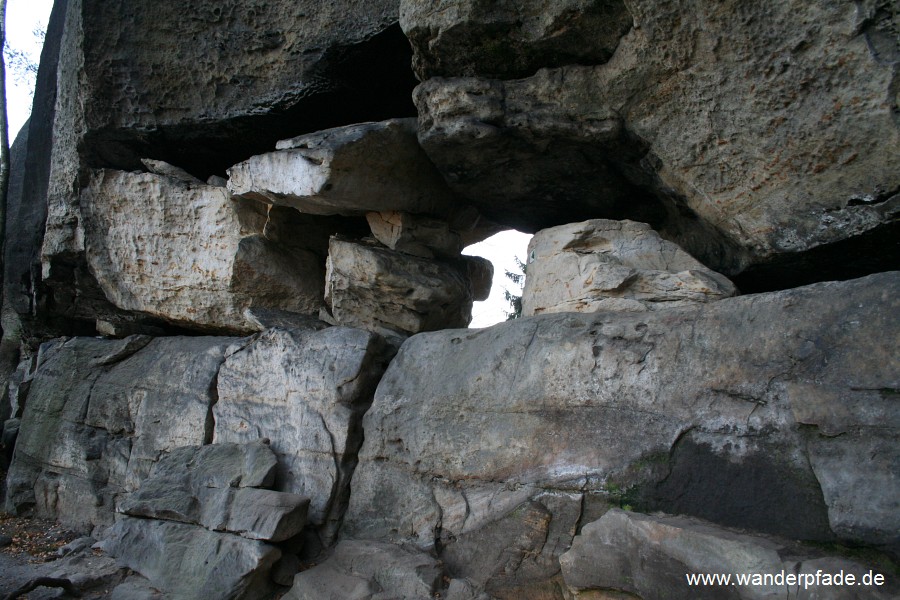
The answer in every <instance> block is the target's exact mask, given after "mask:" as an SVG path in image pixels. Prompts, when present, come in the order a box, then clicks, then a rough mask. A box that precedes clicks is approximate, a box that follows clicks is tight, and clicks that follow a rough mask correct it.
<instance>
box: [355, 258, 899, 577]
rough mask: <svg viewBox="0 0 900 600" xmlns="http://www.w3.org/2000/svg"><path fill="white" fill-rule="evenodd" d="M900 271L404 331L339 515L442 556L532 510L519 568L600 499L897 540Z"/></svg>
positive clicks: (804, 533)
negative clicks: (611, 309) (634, 309)
mask: <svg viewBox="0 0 900 600" xmlns="http://www.w3.org/2000/svg"><path fill="white" fill-rule="evenodd" d="M898 288H900V274H898V273H886V274H881V275H874V276H870V277H867V278H863V279H859V280H854V281H851V282H845V283H824V284H818V285H814V286H809V287H805V288H799V289H796V290H790V291H784V292H777V293H770V294H760V295H755V296H747V297H738V298H728V299H724V300H720V301H718V302H715V303H711V304H705V305H698V306H695V307H686V308H680V309H670V310H660V311H652V312H645V313H631V314H629V313H607V312H599V313H593V314H577V313H569V314H553V315H541V316H537V317H531V318H525V319H520V320H517V321H514V322H511V323H506V324H501V325H498V326H495V327H492V328H489V329H484V330H478V331H442V332H435V333H427V334H420V335H417V336H413V337H412V338H409V339H408V340H407V341H406V342H405V343H404V345H403V346H402V348H401V350H400V352H399V354H398V355H397V357H396V358H395V359H394V361H393V362H392V363H391V366H390V368H389V369H388V371H387V373H386V374H385V376H384V378H383V379H382V381H381V383H380V384H379V387H378V390H377V392H376V396H375V401H374V403H373V405H372V408H371V409H370V410H369V411H368V412H367V413H366V416H365V419H364V428H365V432H366V438H365V443H364V445H363V448H362V451H361V453H360V465H359V467H358V468H357V471H356V474H355V476H354V481H353V494H352V496H351V499H350V509H349V512H348V515H347V518H346V520H345V524H344V530H343V531H344V533H345V534H346V535H347V536H349V537H357V538H382V539H406V540H413V541H415V542H416V543H417V544H419V545H421V546H424V547H431V546H433V547H435V549H437V550H438V552H439V556H441V557H442V558H443V555H442V554H440V552H441V549H442V548H446V547H448V546H452V545H453V544H456V543H459V540H460V539H463V536H467V535H476V534H479V532H483V531H486V530H485V527H487V526H489V524H490V523H493V522H497V523H500V524H499V525H497V526H496V531H497V533H495V534H493V535H494V536H495V539H496V536H497V535H507V536H513V535H514V532H515V531H524V532H533V531H534V530H535V526H534V525H531V523H536V524H538V525H537V529H538V530H540V529H541V528H543V531H538V532H537V533H530V534H529V536H530V537H531V539H532V540H534V541H533V542H526V543H525V544H524V545H525V546H527V549H525V550H522V549H521V548H520V549H519V550H518V552H520V554H521V555H522V556H525V557H528V559H529V560H528V561H525V563H526V564H527V565H528V566H529V568H532V567H533V568H534V570H533V571H532V573H533V575H531V576H529V578H525V579H526V580H527V579H530V580H531V581H537V580H540V581H547V580H549V579H552V577H553V576H554V574H555V573H558V568H554V566H553V558H554V556H558V555H559V553H561V552H562V551H564V550H565V549H566V548H567V547H568V544H569V543H570V541H571V537H570V536H571V535H574V531H575V530H576V528H577V524H578V522H579V518H585V515H589V514H591V513H592V511H595V510H602V509H603V507H604V506H608V505H610V504H613V505H615V504H623V505H624V504H630V505H632V506H633V507H635V508H637V509H641V508H647V509H652V510H665V511H667V512H672V513H682V514H689V515H694V516H697V517H701V518H705V519H708V520H710V521H713V522H716V523H720V524H724V525H730V526H737V527H745V528H750V529H755V530H757V531H763V532H770V533H774V534H780V535H783V536H785V537H790V538H795V539H796V538H801V539H810V540H818V541H830V540H836V539H841V540H846V541H848V542H852V543H866V544H872V545H875V546H880V547H882V548H885V549H888V550H891V551H893V552H896V551H898V550H900V539H898V537H897V531H900V522H898V518H900V510H898V504H897V502H898V501H897V498H900V488H898V487H897V486H898V482H900V477H898V473H897V465H898V464H900V456H898V445H897V439H898V428H900V422H898V420H897V412H896V410H895V407H894V403H893V397H894V396H893V393H892V392H891V390H895V389H897V386H898V383H900V365H898V362H897V359H896V356H894V354H895V353H894V346H895V343H894V341H895V338H896V336H897V333H898V332H897V325H898V324H897V320H896V319H895V318H894V315H895V314H896V312H897V309H898V305H897V303H898V300H897V298H898V297H900V296H898V291H900V289H898ZM848 407H853V408H852V410H851V409H849V408H848ZM838 434H839V435H838ZM862 456H867V457H871V458H872V459H871V460H868V459H867V460H863V459H862ZM851 464H852V465H853V466H852V468H851V467H850V465H851ZM773 507H777V508H773ZM523 511H529V512H530V513H531V514H533V515H534V517H522V516H521V515H522V514H523ZM548 513H549V515H552V516H553V518H548V517H547V516H546V515H548ZM594 514H596V513H594ZM541 515H545V516H543V517H542V516H541ZM579 515H581V517H579ZM541 519H543V520H544V525H539V524H540V522H541ZM523 520H524V523H522V521H523ZM516 521H520V523H521V524H518V525H516V524H515V523H516ZM504 523H509V524H510V526H508V527H506V526H504ZM554 528H555V529H554ZM545 532H546V533H545ZM552 532H556V533H552ZM539 533H540V535H539ZM551 533H552V535H551ZM479 535H481V534H479ZM483 535H487V534H486V533H485V534H483ZM486 539H490V538H486ZM516 539H527V536H526V538H522V537H519V538H516ZM547 539H554V540H557V541H555V542H554V543H553V544H544V541H545V540H547ZM508 541H509V543H507V544H506V545H504V544H498V546H497V547H504V548H506V547H510V546H511V545H512V544H514V543H515V540H514V539H510V540H508ZM542 554H543V555H545V556H543V557H541V555H542ZM548 554H549V558H548V557H547V556H546V555H548ZM448 556H449V555H448ZM455 556H456V557H457V558H456V559H455V560H456V561H457V562H456V567H455V568H456V569H458V570H462V569H463V568H465V569H466V571H465V572H466V573H467V575H466V576H467V577H469V576H470V575H471V576H477V575H478V572H479V571H481V572H483V571H484V569H486V568H488V567H487V566H486V565H485V564H484V562H485V560H486V559H484V558H483V555H482V554H480V553H470V554H469V556H474V557H481V558H468V559H467V558H466V556H467V555H466V552H465V551H462V552H459V553H457V554H455ZM536 557H537V558H536ZM494 564H495V565H497V564H498V563H497V562H495V563H494ZM557 567H558V565H557ZM499 572H500V570H499V569H498V573H499ZM451 574H452V575H455V574H456V572H453V571H451ZM512 574H513V575H514V574H515V571H514V570H513V572H512ZM505 576H506V577H507V578H508V579H513V580H514V581H513V583H515V584H516V585H520V584H522V583H523V579H518V580H516V579H515V577H510V572H509V570H507V573H506V575H505ZM489 585H490V582H489Z"/></svg>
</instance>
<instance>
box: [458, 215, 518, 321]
mask: <svg viewBox="0 0 900 600" xmlns="http://www.w3.org/2000/svg"><path fill="white" fill-rule="evenodd" d="M530 241H531V234H527V233H521V232H518V231H514V230H510V231H502V232H500V233H498V234H496V235H493V236H491V237H489V238H488V239H486V240H484V241H483V242H479V243H477V244H473V245H471V246H469V247H468V248H466V249H465V250H463V254H468V255H471V256H483V257H484V258H486V259H488V260H489V261H491V262H492V263H494V284H493V285H492V286H491V296H490V297H489V298H488V299H487V300H485V301H484V302H476V303H475V306H474V307H473V308H472V323H471V324H470V325H469V327H488V326H489V325H495V324H496V323H500V322H502V321H505V320H506V313H508V312H509V311H510V310H512V307H511V306H510V304H509V302H507V301H506V299H505V298H504V297H503V290H509V292H510V293H511V294H514V295H516V296H520V295H521V294H522V290H521V288H519V287H518V286H516V284H514V283H513V282H512V281H510V280H509V278H508V277H507V276H506V274H505V273H506V271H510V272H512V273H521V272H522V271H521V270H520V269H519V266H518V265H517V264H516V258H518V259H519V260H521V261H522V262H526V260H525V258H526V253H527V252H528V242H530Z"/></svg>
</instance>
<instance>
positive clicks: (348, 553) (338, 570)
mask: <svg viewBox="0 0 900 600" xmlns="http://www.w3.org/2000/svg"><path fill="white" fill-rule="evenodd" d="M442 575H443V571H442V569H441V567H440V565H439V564H438V562H437V561H436V560H435V559H434V558H433V557H431V556H429V555H428V554H425V553H424V552H421V551H418V550H415V549H410V548H403V547H401V546H396V545H394V544H387V543H384V542H375V541H356V540H344V541H342V542H340V543H338V545H337V546H336V547H335V548H334V554H332V555H331V556H330V557H329V558H328V559H327V560H326V561H325V562H323V563H321V564H319V565H316V566H315V567H313V568H311V569H309V570H306V571H303V572H301V573H298V574H297V575H296V576H295V577H294V585H293V587H291V590H290V591H289V592H288V593H287V594H286V595H285V596H284V600H392V599H397V600H399V599H401V598H410V599H412V598H422V599H425V598H434V597H435V593H436V592H438V591H439V590H440V589H441V587H442V585H443V582H442V581H441V576H442Z"/></svg>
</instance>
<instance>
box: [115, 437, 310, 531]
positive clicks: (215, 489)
mask: <svg viewBox="0 0 900 600" xmlns="http://www.w3.org/2000/svg"><path fill="white" fill-rule="evenodd" d="M275 468H276V458H275V454H274V453H273V452H272V450H271V449H269V446H268V444H267V443H265V442H264V441H261V440H260V441H256V442H252V443H248V444H209V445H206V446H187V447H184V448H177V449H175V450H173V451H172V452H170V453H168V454H167V455H165V456H163V457H162V458H160V460H159V462H157V463H156V464H155V465H154V467H153V471H152V472H151V474H150V476H149V477H147V478H146V479H145V480H144V481H143V482H142V483H141V486H140V488H138V489H137V490H136V491H135V492H134V493H132V494H130V495H128V496H127V497H126V498H124V499H123V500H122V501H121V502H119V504H118V508H117V510H118V512H121V513H125V514H127V515H131V516H135V517H149V518H155V519H166V520H171V521H179V522H182V523H189V524H194V525H202V526H204V527H206V528H207V529H210V530H214V531H227V532H230V533H237V534H239V535H242V536H244V537H247V538H250V539H255V540H266V541H274V542H280V541H283V540H286V539H288V538H291V537H293V536H295V535H297V534H298V533H300V531H301V530H302V529H303V526H304V525H305V524H306V513H307V509H308V507H309V499H308V498H304V497H302V496H298V495H296V494H288V493H284V492H276V491H272V490H266V489H255V488H257V487H269V486H271V485H273V484H274V483H275Z"/></svg>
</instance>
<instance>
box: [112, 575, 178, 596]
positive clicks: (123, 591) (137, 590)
mask: <svg viewBox="0 0 900 600" xmlns="http://www.w3.org/2000/svg"><path fill="white" fill-rule="evenodd" d="M168 599H169V595H168V594H165V593H163V592H161V591H159V590H158V589H156V588H155V587H153V586H152V585H151V583H150V582H149V581H148V580H147V579H146V578H145V577H141V576H140V575H137V574H132V575H130V576H129V577H128V578H127V579H126V580H125V581H123V582H122V583H120V584H119V585H117V586H116V587H114V588H113V589H112V590H110V592H109V600H168Z"/></svg>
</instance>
